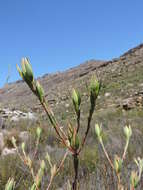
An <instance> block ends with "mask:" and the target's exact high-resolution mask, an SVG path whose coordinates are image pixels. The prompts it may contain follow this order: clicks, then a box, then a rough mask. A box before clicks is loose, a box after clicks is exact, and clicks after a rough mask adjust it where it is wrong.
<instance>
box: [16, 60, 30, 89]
mask: <svg viewBox="0 0 143 190" xmlns="http://www.w3.org/2000/svg"><path fill="white" fill-rule="evenodd" d="M16 67H17V70H18V72H19V74H20V76H21V78H22V79H23V80H24V81H25V82H26V83H27V84H28V85H29V86H30V87H31V83H32V82H33V81H34V76H33V71H32V66H31V65H30V63H29V60H28V59H27V58H22V60H21V68H22V69H20V68H19V67H18V65H16Z"/></svg>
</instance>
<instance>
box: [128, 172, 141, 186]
mask: <svg viewBox="0 0 143 190" xmlns="http://www.w3.org/2000/svg"><path fill="white" fill-rule="evenodd" d="M138 183H139V177H138V174H137V172H135V171H132V172H131V177H130V184H131V186H132V187H133V188H136V187H137V185H138Z"/></svg>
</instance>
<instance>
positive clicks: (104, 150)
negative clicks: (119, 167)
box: [100, 140, 114, 169]
mask: <svg viewBox="0 0 143 190" xmlns="http://www.w3.org/2000/svg"><path fill="white" fill-rule="evenodd" d="M100 144H101V146H102V149H103V152H104V154H105V156H106V158H107V160H108V162H109V164H110V166H111V168H112V169H114V165H113V163H112V161H111V159H110V158H109V155H108V153H107V151H106V149H105V146H104V144H103V141H102V140H101V141H100Z"/></svg>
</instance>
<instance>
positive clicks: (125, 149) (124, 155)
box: [122, 139, 129, 160]
mask: <svg viewBox="0 0 143 190" xmlns="http://www.w3.org/2000/svg"><path fill="white" fill-rule="evenodd" d="M128 146H129V140H128V139H127V141H126V145H125V148H124V152H123V156H122V160H124V159H125V157H126V153H127V149H128Z"/></svg>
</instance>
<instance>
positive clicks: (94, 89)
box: [89, 76, 100, 104]
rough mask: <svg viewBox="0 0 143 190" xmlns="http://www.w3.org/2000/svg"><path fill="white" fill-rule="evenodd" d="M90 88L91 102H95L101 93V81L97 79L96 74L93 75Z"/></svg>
mask: <svg viewBox="0 0 143 190" xmlns="http://www.w3.org/2000/svg"><path fill="white" fill-rule="evenodd" d="M89 90H90V101H91V104H93V103H94V102H95V100H96V98H97V96H98V94H99V90H100V83H99V81H98V80H97V78H96V76H93V77H92V79H91V82H90V86H89Z"/></svg>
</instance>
